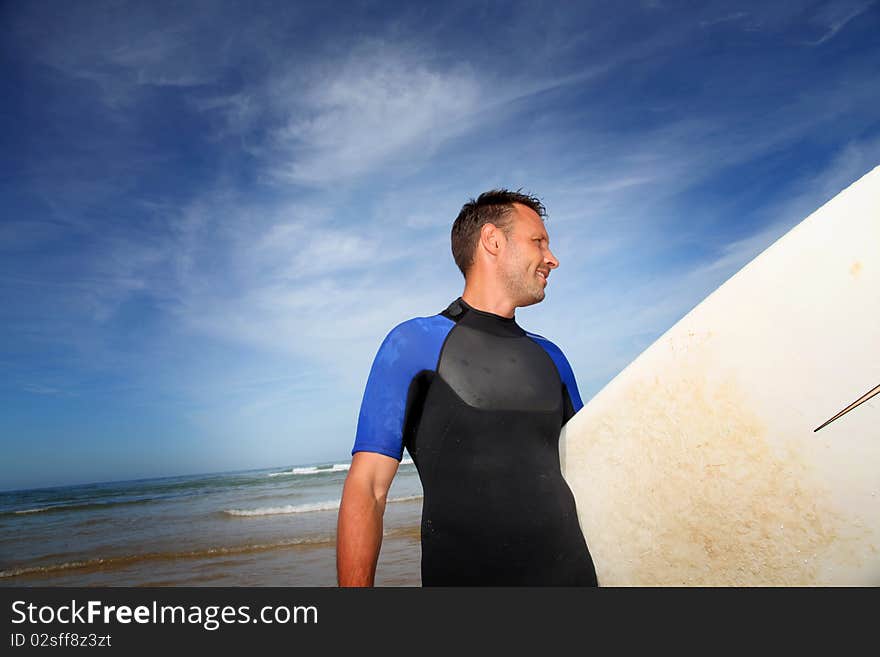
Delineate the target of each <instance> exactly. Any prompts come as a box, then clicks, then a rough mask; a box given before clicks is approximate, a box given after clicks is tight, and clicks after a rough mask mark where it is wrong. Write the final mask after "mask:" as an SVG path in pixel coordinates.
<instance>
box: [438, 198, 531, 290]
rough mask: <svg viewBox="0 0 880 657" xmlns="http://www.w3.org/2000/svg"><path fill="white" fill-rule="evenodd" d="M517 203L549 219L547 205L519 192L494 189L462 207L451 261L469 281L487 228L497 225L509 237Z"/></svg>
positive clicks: (456, 219) (458, 217) (453, 229)
mask: <svg viewBox="0 0 880 657" xmlns="http://www.w3.org/2000/svg"><path fill="white" fill-rule="evenodd" d="M514 203H521V204H522V205H524V206H526V207H527V208H531V209H532V210H534V211H535V213H536V214H537V215H538V216H539V217H541V219H546V217H547V211H546V209H545V208H544V204H543V203H541V201H540V200H539V199H538V198H537V197H536V196H532V195H530V194H523V193H521V190H520V189H518V190H516V191H515V192H512V191H510V190H509V189H503V188H502V189H492V190H489V191H488V192H483V193H482V194H480V195H479V196H478V197H477V198H476V199H473V198H472V199H470V200H469V201H468V202H467V203H465V204H464V205H463V206H462V207H461V212H459V213H458V216H457V217H456V218H455V222H454V223H453V224H452V257H453V258H454V259H455V264H456V265H458V268H459V269H460V270H461V273H462V274H463V275H464V276H465V277H467V272H468V269H470V268H471V265H473V264H474V251H475V250H476V248H477V236H478V235H479V234H480V229H481V228H482V227H483V225H484V224H495V225H496V226H497V227H498V228H500V229H501V230H502V231H504V234H505V235H509V234H510V229H511V222H510V213H511V211H512V210H513V204H514Z"/></svg>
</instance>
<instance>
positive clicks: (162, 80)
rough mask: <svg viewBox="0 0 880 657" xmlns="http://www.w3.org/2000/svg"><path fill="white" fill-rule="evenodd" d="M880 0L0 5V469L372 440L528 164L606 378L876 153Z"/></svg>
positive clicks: (293, 454)
mask: <svg viewBox="0 0 880 657" xmlns="http://www.w3.org/2000/svg"><path fill="white" fill-rule="evenodd" d="M878 9H880V8H878V3H877V2H860V1H853V2H849V1H846V2H804V3H797V2H784V3H780V2H777V3H765V2H740V3H728V2H706V3H689V2H665V1H664V2H661V1H655V2H641V3H639V2H630V3H604V2H601V3H589V2H584V3H544V2H534V1H529V2H523V3H479V2H468V3H456V2H452V3H424V4H417V3H399V4H394V3H391V2H358V3H347V4H343V3H301V2H295V3H292V2H291V3H289V2H279V3H272V2H248V3H226V2H188V3H161V2H150V3H126V2H83V3H67V4H64V5H63V6H62V5H61V4H58V3H55V2H36V1H33V2H26V3H24V2H22V3H5V4H4V5H3V6H2V8H0V21H2V24H3V25H4V37H3V40H2V42H0V67H2V68H0V71H2V76H0V95H2V98H3V101H2V103H0V122H2V130H0V140H2V141H0V146H2V148H0V201H2V208H3V210H2V219H0V251H2V258H0V296H2V307H0V312H2V328H0V330H2V336H0V337H2V340H0V364H2V369H3V376H2V379H0V446H2V454H3V457H2V459H0V489H10V488H20V487H37V486H48V485H58V484H68V483H78V482H86V481H96V480H112V479H129V478H138V477H149V476H163V475H172V474H183V473H197V472H210V471H219V470H236V469H244V468H256V467H268V466H279V465H288V464H293V463H307V462H314V461H321V460H335V461H338V460H345V459H347V458H348V454H349V450H350V448H351V444H352V440H353V435H354V429H355V426H356V422H357V412H358V407H359V404H360V397H361V395H362V393H363V386H364V383H365V382H366V377H367V374H368V370H369V366H370V363H371V362H372V358H373V356H374V354H375V351H376V349H377V347H378V345H379V343H380V342H381V340H382V338H383V337H384V335H385V334H386V333H387V331H388V330H389V329H390V328H391V327H392V326H394V325H395V324H397V323H399V322H400V321H403V320H405V319H407V318H409V317H412V316H416V315H419V316H424V315H431V314H435V313H436V312H439V311H440V310H442V309H443V308H444V307H445V306H446V305H447V304H448V302H449V301H451V300H452V299H454V298H455V297H457V296H458V295H459V294H460V293H461V290H462V279H461V276H460V274H459V273H458V270H457V269H456V268H455V266H454V264H453V261H452V257H451V254H450V249H449V229H450V226H451V223H452V220H453V219H454V218H455V215H456V214H457V213H458V210H459V208H460V207H461V205H462V204H463V203H464V202H466V201H467V200H468V199H469V198H470V197H473V196H476V195H478V194H479V193H480V192H482V191H485V190H486V189H489V188H492V187H497V186H506V187H509V188H513V189H516V188H520V187H522V188H524V189H525V190H527V191H530V192H532V193H534V194H537V195H538V196H539V197H541V198H542V199H543V200H544V202H545V205H546V206H547V208H548V211H549V215H550V219H549V221H548V223H547V228H548V231H549V233H550V238H551V246H552V247H553V249H554V252H555V253H556V255H557V256H558V257H559V259H560V262H561V267H560V269H559V270H558V271H556V272H555V273H554V275H553V277H552V279H551V283H550V286H549V288H548V296H547V299H546V301H545V302H544V303H542V304H539V305H537V306H534V307H530V308H526V309H520V310H519V311H518V312H517V317H518V319H519V321H520V323H521V324H522V325H523V326H524V327H526V328H527V329H529V330H532V331H535V332H538V333H542V334H544V335H546V336H548V337H550V338H551V339H553V340H554V341H555V342H556V343H557V344H559V345H560V346H561V347H562V348H563V349H564V351H565V352H566V353H567V355H568V358H569V360H570V361H571V363H572V365H573V367H574V370H575V374H576V376H577V379H578V382H579V384H580V387H581V392H582V395H583V397H584V398H585V399H588V398H590V397H592V396H593V395H595V394H596V392H598V390H599V389H600V388H601V387H602V386H603V385H604V384H605V383H607V382H608V381H609V380H610V379H611V378H612V377H613V376H614V375H615V374H616V373H617V372H619V371H620V370H621V369H623V367H625V366H626V365H627V364H628V363H629V362H630V361H631V360H632V359H633V358H635V357H636V356H637V355H638V354H639V353H640V352H641V351H642V350H643V349H644V348H645V347H647V346H648V345H649V344H650V343H651V342H653V341H654V340H655V339H656V338H657V337H659V336H660V335H661V334H662V333H663V332H664V331H665V330H666V329H668V328H669V327H670V326H671V325H672V324H673V323H675V321H677V320H678V319H679V318H680V317H682V316H683V315H684V314H685V313H686V312H687V311H688V310H690V309H691V308H692V307H693V306H694V305H696V304H697V303H699V301H700V300H702V299H703V298H704V297H705V296H706V295H707V294H709V293H710V292H711V291H712V290H714V289H715V288H716V287H717V286H718V285H719V284H721V283H722V282H723V281H724V280H726V279H727V278H728V277H729V276H731V275H732V274H733V273H735V272H736V271H737V270H738V269H739V268H740V267H741V266H742V265H744V264H745V263H746V262H748V261H749V260H751V259H752V258H753V257H754V256H755V255H757V254H758V253H759V252H760V251H762V250H763V249H764V248H766V247H767V246H769V245H770V244H771V243H772V242H773V241H774V240H775V239H777V238H778V237H780V236H781V235H782V234H784V233H785V232H786V231H787V230H788V229H789V228H791V227H792V226H793V225H795V224H796V223H798V222H799V221H800V220H801V219H802V218H803V217H805V216H806V215H807V214H809V213H810V212H812V211H813V210H815V209H816V208H818V207H819V206H820V205H821V204H822V203H823V202H825V201H826V200H828V199H829V198H831V197H832V196H834V195H835V194H836V193H837V192H839V191H840V190H841V189H843V188H844V187H846V186H847V185H849V184H850V183H852V182H853V181H855V180H856V179H858V178H859V177H860V176H861V175H863V174H864V173H866V172H867V171H869V170H870V169H871V168H873V167H874V166H876V165H877V164H880V112H878V109H877V108H878V107H880V81H878V70H880V41H878V39H877V34H878V33H880V10H878Z"/></svg>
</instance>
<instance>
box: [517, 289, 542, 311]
mask: <svg viewBox="0 0 880 657" xmlns="http://www.w3.org/2000/svg"><path fill="white" fill-rule="evenodd" d="M544 296H545V292H544V290H537V291H536V292H535V293H534V294H532V295H531V296H529V297H525V298H523V299H522V300H521V302H520V303H518V304H516V305H517V307H519V308H525V307H526V306H533V305H535V304H536V303H541V302H542V301H543V300H544Z"/></svg>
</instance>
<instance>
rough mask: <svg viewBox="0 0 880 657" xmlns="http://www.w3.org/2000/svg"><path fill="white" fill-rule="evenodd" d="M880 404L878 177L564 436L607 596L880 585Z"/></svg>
mask: <svg viewBox="0 0 880 657" xmlns="http://www.w3.org/2000/svg"><path fill="white" fill-rule="evenodd" d="M877 392H880V167H877V168H875V169H874V170H873V171H871V172H870V173H868V174H867V175H865V176H864V177H863V178H861V179H860V180H858V181H857V182H855V183H853V184H852V185H851V186H850V187H848V188H847V189H845V190H844V191H842V192H841V193H840V194H838V195H837V196H836V197H834V198H833V199H832V200H830V201H829V202H828V203H826V204H825V205H823V206H822V207H821V208H820V209H818V210H817V211H815V212H814V213H813V214H811V215H810V216H808V217H807V218H806V219H804V220H803V221H802V222H801V223H799V224H798V225H797V226H795V227H794V228H792V229H791V230H790V231H789V232H788V233H786V234H785V235H784V236H783V237H781V238H780V239H779V240H777V241H776V242H775V243H774V244H772V245H771V246H770V247H769V248H767V249H766V250H765V251H764V252H762V253H761V254H760V255H759V256H757V257H756V258H755V259H754V260H752V261H751V262H750V263H748V264H747V265H746V266H745V267H743V268H742V269H741V270H740V271H739V272H738V273H736V274H735V275H734V276H733V277H731V278H730V279H728V280H727V281H726V282H725V283H724V284H723V285H721V287H719V288H718V289H717V290H715V291H714V292H713V293H712V294H710V295H709V296H708V297H707V298H706V299H705V300H704V301H702V302H701V303H700V304H699V305H697V306H696V307H695V308H694V309H693V310H691V312H689V313H688V314H687V315H686V316H685V317H684V318H682V319H681V320H680V321H679V322H677V323H676V324H675V325H674V326H673V327H672V328H670V329H669V330H668V331H667V332H666V333H665V334H663V335H662V336H661V337H660V338H659V339H658V340H657V341H656V342H654V343H653V344H652V345H651V346H650V347H648V348H647V349H646V350H645V351H644V352H643V353H642V354H641V355H640V356H638V357H637V358H636V359H635V360H634V361H633V362H632V363H631V364H630V365H629V366H627V367H626V368H625V369H624V370H623V371H622V372H621V373H620V374H618V375H617V376H616V377H615V378H614V379H613V380H612V381H611V382H610V383H608V384H607V385H606V386H605V387H604V388H603V389H602V390H601V391H600V392H599V393H598V394H596V395H595V397H593V398H592V399H591V400H590V401H589V403H587V404H586V406H584V408H583V409H581V410H580V411H579V412H578V413H577V414H576V415H575V416H574V417H573V418H572V419H571V420H570V421H569V422H568V424H567V425H566V426H565V427H564V428H563V432H562V435H561V437H560V458H561V461H562V464H563V474H564V476H565V478H566V480H567V481H568V483H569V485H570V487H571V489H572V492H573V493H574V495H575V499H576V502H577V506H578V515H579V519H580V523H581V528H582V530H583V532H584V535H585V537H586V540H587V544H588V546H589V548H590V552H591V554H592V556H593V560H594V562H595V565H596V571H597V574H598V577H599V582H600V584H601V585H638V586H654V585H661V586H667V585H669V586H691V585H694V586H719V585H721V586H723V585H731V586H751V585H766V586H777V585H782V586H790V585H793V586H797V585H807V586H811V585H832V586H837V585H877V584H880V394H876V393H877ZM856 402H858V403H856ZM846 409H848V410H847V412H845V413H842V414H841V412H842V411H844V410H846ZM835 416H837V417H836V419H833V421H830V422H828V421H829V420H831V419H832V418H835ZM826 422H828V423H827V424H826ZM820 427H821V428H820Z"/></svg>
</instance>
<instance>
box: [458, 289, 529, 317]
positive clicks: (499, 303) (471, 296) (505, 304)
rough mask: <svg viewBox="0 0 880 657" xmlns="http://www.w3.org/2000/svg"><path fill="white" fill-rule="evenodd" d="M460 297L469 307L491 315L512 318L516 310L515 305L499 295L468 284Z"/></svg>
mask: <svg viewBox="0 0 880 657" xmlns="http://www.w3.org/2000/svg"><path fill="white" fill-rule="evenodd" d="M461 298H462V299H463V300H464V302H465V303H466V304H467V305H469V306H470V307H471V308H476V309H477V310H482V311H483V312H487V313H492V314H493V315H500V316H501V317H507V318H512V317H513V313H514V311H515V310H516V306H514V305H513V304H512V303H511V302H510V301H507V300H506V299H504V298H502V297H500V296H499V295H497V294H492V293H490V292H488V291H481V290H479V289H474V288H473V287H472V286H469V285H465V286H464V292H462V293H461Z"/></svg>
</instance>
